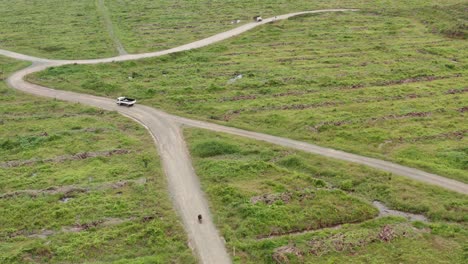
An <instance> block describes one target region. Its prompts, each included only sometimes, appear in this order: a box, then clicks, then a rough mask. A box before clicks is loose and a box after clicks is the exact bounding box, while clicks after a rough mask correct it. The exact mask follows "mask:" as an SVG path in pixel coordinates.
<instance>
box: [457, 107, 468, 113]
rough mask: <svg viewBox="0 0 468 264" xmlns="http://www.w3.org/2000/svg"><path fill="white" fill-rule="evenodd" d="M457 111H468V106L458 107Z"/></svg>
mask: <svg viewBox="0 0 468 264" xmlns="http://www.w3.org/2000/svg"><path fill="white" fill-rule="evenodd" d="M457 111H458V112H460V113H465V112H468V106H464V107H462V108H458V109H457Z"/></svg>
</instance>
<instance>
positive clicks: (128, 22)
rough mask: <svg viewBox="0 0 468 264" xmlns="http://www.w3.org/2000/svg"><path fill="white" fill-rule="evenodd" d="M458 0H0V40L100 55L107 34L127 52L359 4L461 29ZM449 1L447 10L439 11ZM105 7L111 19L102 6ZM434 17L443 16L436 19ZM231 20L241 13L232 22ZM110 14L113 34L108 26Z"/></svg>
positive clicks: (33, 48) (32, 49) (38, 50)
mask: <svg viewBox="0 0 468 264" xmlns="http://www.w3.org/2000/svg"><path fill="white" fill-rule="evenodd" d="M463 2H464V1H462V0H445V1H443V2H442V3H441V2H440V1H426V0H411V1H403V0H398V1H391V2H389V1H382V0H380V1H360V0H359V1H358V0H333V1H325V0H319V1H306V0H296V1H289V0H262V1H248V0H235V1H233V0H231V1H226V0H200V1H193V0H179V1H176V2H174V1H170V0H158V1H152V0H139V1H130V0H118V1H115V0H114V1H109V0H108V1H103V4H104V5H105V6H106V8H103V7H101V6H100V0H81V1H70V0H65V1H63V0H44V1H27V0H19V1H7V0H0V25H2V27H1V29H0V48H3V49H10V50H14V51H17V52H23V53H27V54H29V55H36V56H43V57H48V58H68V59H72V58H74V59H76V58H98V57H99V58H102V57H106V56H110V55H116V54H117V52H116V47H115V44H114V43H113V41H112V38H113V37H117V38H118V39H119V40H120V42H122V44H123V46H124V48H125V49H126V50H128V51H129V52H131V53H137V52H148V51H156V50H162V49H166V48H171V47H175V46H178V45H182V44H186V43H188V42H191V41H194V40H198V39H200V38H204V37H207V36H210V35H212V34H215V33H219V32H222V31H225V30H228V29H231V28H233V27H236V26H238V25H240V24H244V23H247V22H250V21H251V20H252V17H253V16H255V15H262V16H264V17H270V16H274V15H278V14H284V13H287V12H298V11H304V10H315V9H322V8H325V9H326V8H360V9H362V10H372V11H376V10H378V11H379V12H380V11H382V12H386V13H397V14H399V13H401V12H402V11H403V12H406V15H408V14H410V15H413V16H415V17H417V19H419V20H421V21H424V22H425V23H426V24H427V25H428V27H429V28H430V29H431V30H432V31H434V32H441V33H444V34H448V35H459V34H460V32H462V33H463V32H464V34H466V18H465V22H463V20H460V19H458V18H457V16H453V13H463V7H462V6H459V5H458V6H457V4H460V3H463ZM434 6H435V8H434ZM442 7H443V8H442ZM447 8H449V9H450V12H449V13H448V14H447V12H444V9H447ZM106 9H107V10H109V11H110V16H111V20H112V21H108V20H107V18H106V15H105V14H103V10H104V11H105V10H106ZM427 9H430V10H429V11H428V10H427ZM440 9H442V11H439V10H440ZM465 10H466V9H465ZM465 13H466V12H465ZM440 19H444V20H445V21H446V22H444V23H439V22H440ZM233 20H241V21H240V23H239V24H232V23H231V21H233ZM109 22H111V23H112V25H113V32H115V34H110V33H109V29H108V28H107V24H108V23H109ZM114 35H115V36H114Z"/></svg>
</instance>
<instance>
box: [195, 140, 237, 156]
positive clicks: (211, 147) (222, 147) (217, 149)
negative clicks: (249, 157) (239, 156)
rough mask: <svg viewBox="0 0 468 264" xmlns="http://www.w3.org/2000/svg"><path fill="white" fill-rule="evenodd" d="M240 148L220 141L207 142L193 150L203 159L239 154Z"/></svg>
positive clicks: (199, 144)
mask: <svg viewBox="0 0 468 264" xmlns="http://www.w3.org/2000/svg"><path fill="white" fill-rule="evenodd" d="M238 152H239V148H238V147H237V146H236V145H231V144H228V143H225V142H221V141H219V140H206V141H203V142H201V143H198V144H197V145H195V147H194V148H193V153H194V154H195V155H197V156H198V157H201V158H207V157H213V156H218V155H225V154H234V153H238Z"/></svg>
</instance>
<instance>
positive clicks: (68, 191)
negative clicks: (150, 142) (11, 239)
mask: <svg viewBox="0 0 468 264" xmlns="http://www.w3.org/2000/svg"><path fill="white" fill-rule="evenodd" d="M129 183H134V184H137V185H144V184H146V178H140V179H137V180H122V181H118V182H111V183H104V184H102V185H98V186H94V187H92V188H90V187H78V186H74V185H69V186H54V187H49V188H46V189H43V190H20V191H14V192H9V193H5V194H2V195H0V199H7V198H14V197H17V196H21V195H28V196H31V197H37V196H39V195H43V194H45V195H54V194H63V197H62V198H61V200H62V201H63V202H66V201H68V199H67V198H71V197H73V196H74V195H76V194H78V193H85V192H89V191H91V190H106V189H119V188H123V187H125V186H127V185H128V184H129Z"/></svg>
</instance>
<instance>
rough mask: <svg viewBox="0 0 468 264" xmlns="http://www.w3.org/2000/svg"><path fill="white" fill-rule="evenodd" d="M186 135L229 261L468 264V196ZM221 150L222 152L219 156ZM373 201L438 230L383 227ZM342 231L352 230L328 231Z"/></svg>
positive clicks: (313, 158)
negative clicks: (280, 257)
mask: <svg viewBox="0 0 468 264" xmlns="http://www.w3.org/2000/svg"><path fill="white" fill-rule="evenodd" d="M185 136H186V139H187V142H188V145H189V149H190V152H191V153H192V158H193V163H194V168H195V170H196V173H197V175H198V176H199V177H200V180H201V184H202V188H203V190H204V191H205V193H206V194H207V197H208V199H209V201H210V206H211V210H212V213H213V217H214V221H215V224H216V225H217V226H218V228H219V230H220V232H221V234H222V235H223V237H224V238H225V239H226V241H227V247H228V250H229V252H230V253H231V254H234V253H235V256H234V260H235V262H236V263H274V256H275V252H276V251H277V250H278V249H279V248H281V247H282V246H285V245H290V246H292V247H294V248H296V249H297V250H299V252H301V254H302V259H301V258H294V257H292V256H291V255H288V258H289V260H290V261H292V262H291V263H344V262H346V263H363V262H365V263H428V262H434V263H462V262H463V260H466V256H464V253H463V252H464V251H463V250H464V249H463V247H464V246H465V245H464V243H465V242H466V238H467V236H468V234H467V233H466V227H467V223H468V218H467V215H466V211H467V209H468V199H467V198H466V196H465V195H462V194H458V193H454V192H450V191H447V190H444V189H441V188H439V187H435V186H430V185H427V184H422V183H419V182H415V181H413V180H409V179H407V178H404V177H400V176H396V175H392V174H389V173H385V172H381V171H377V170H374V169H369V168H367V167H365V166H360V165H355V164H351V163H346V162H341V161H336V160H333V159H328V158H324V157H321V156H318V155H312V154H308V153H304V152H300V151H295V150H291V149H286V148H282V147H277V146H274V145H271V144H267V143H262V142H258V141H253V140H248V139H245V138H241V137H234V136H228V135H226V134H221V133H213V132H208V131H205V130H200V129H186V130H185ZM212 146H214V147H212ZM213 148H214V149H216V150H217V151H216V152H213V151H210V149H213ZM206 153H210V154H209V155H207V154H206ZM281 194H282V195H283V196H281ZM265 195H270V196H268V197H270V198H269V201H270V202H262V201H259V202H255V201H256V198H257V197H265ZM271 195H276V196H275V197H276V198H271V197H273V196H271ZM374 200H379V201H381V202H383V203H385V204H386V205H387V206H389V207H391V208H393V209H397V210H401V211H405V212H412V213H418V214H424V215H425V216H426V217H427V218H428V219H429V220H430V221H431V222H430V223H422V222H415V223H410V222H408V221H407V220H406V219H403V218H398V217H386V218H380V219H374V217H375V216H376V213H377V212H376V209H375V208H373V206H372V205H371V202H372V201H374ZM351 223H354V224H351ZM336 224H343V226H342V228H340V229H334V228H329V229H321V228H323V227H332V226H335V225H336ZM386 226H388V227H387V228H390V229H391V230H392V232H393V234H394V235H395V237H394V239H392V240H391V241H389V242H384V241H383V240H382V239H381V238H379V234H380V233H381V232H382V229H383V228H385V227H386ZM316 229H319V230H318V231H315V232H309V233H305V234H299V235H289V236H288V235H286V236H274V237H273V238H270V239H264V240H261V239H259V238H263V237H265V236H268V235H270V234H287V233H289V232H297V231H301V230H316Z"/></svg>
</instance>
